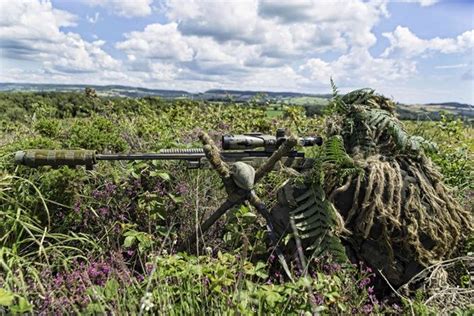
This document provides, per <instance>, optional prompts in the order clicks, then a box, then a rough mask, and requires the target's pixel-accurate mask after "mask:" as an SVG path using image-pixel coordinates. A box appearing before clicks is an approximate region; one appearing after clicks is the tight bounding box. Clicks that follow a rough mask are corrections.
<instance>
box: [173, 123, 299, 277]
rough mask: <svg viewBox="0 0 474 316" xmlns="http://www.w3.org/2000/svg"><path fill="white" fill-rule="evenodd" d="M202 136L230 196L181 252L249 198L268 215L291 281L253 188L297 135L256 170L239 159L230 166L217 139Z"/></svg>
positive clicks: (291, 146)
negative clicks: (222, 157) (224, 158)
mask: <svg viewBox="0 0 474 316" xmlns="http://www.w3.org/2000/svg"><path fill="white" fill-rule="evenodd" d="M199 139H200V140H201V142H202V143H203V145H204V147H203V149H204V153H205V155H206V157H207V159H208V160H209V162H210V164H211V166H212V168H213V169H214V170H216V172H217V173H218V174H219V177H220V178H221V180H222V182H223V184H224V188H225V190H226V193H227V199H226V201H225V202H224V203H222V205H221V206H220V207H219V208H218V209H217V210H216V211H214V213H213V214H212V215H211V216H209V218H208V219H207V220H206V221H205V222H204V223H203V224H202V225H201V226H200V227H199V229H198V230H197V232H195V233H193V234H191V235H190V236H189V237H188V238H187V240H186V242H184V243H183V244H182V245H181V246H180V247H179V248H178V250H180V251H182V250H184V249H185V248H186V245H192V244H193V243H194V242H196V240H197V238H198V237H200V236H202V235H203V234H204V233H205V232H206V231H207V230H208V229H209V228H210V227H211V226H212V225H213V224H214V223H215V222H216V221H217V220H218V219H219V218H220V217H221V216H222V215H224V214H225V213H226V212H227V211H228V210H230V209H231V208H232V207H234V206H237V205H240V204H242V203H244V202H246V201H247V202H248V203H250V204H251V205H253V206H254V207H255V209H256V210H257V212H258V213H260V214H261V215H262V216H263V217H264V218H265V220H266V223H267V230H268V235H269V237H270V243H271V246H272V247H273V249H274V251H275V253H276V255H277V257H278V260H279V262H280V264H281V265H282V267H283V269H284V270H285V273H286V274H287V276H288V277H289V278H290V279H291V280H293V278H292V277H291V273H290V270H289V268H288V265H287V263H286V261H285V258H284V257H283V253H282V252H281V250H280V248H279V246H278V239H277V237H276V234H275V230H274V225H273V221H272V218H271V215H270V212H269V211H268V209H267V207H266V206H265V204H264V203H263V202H262V200H260V198H259V197H258V196H257V195H256V194H255V191H254V190H253V187H254V184H255V183H257V182H258V181H259V180H260V179H262V178H263V177H264V176H265V175H266V174H268V173H269V172H270V171H271V170H273V168H274V166H275V164H276V163H277V162H278V161H280V159H281V158H282V157H284V156H285V155H287V154H288V153H289V152H290V151H291V150H292V149H293V147H294V146H296V144H297V143H298V139H297V138H296V137H295V136H294V135H291V136H290V137H288V138H287V139H286V140H285V141H284V142H283V144H282V145H281V146H280V147H279V148H278V150H276V151H275V152H274V153H273V154H272V155H271V156H270V157H269V158H268V159H266V160H265V161H264V163H263V164H262V165H261V166H260V167H259V168H258V169H257V171H255V170H254V169H253V167H251V166H250V165H248V164H245V163H243V162H237V163H235V164H234V165H233V166H232V168H230V167H229V165H228V164H227V163H226V162H224V161H223V160H222V159H221V153H220V150H219V148H217V146H216V145H215V144H214V141H213V140H212V139H211V138H210V137H209V135H207V134H206V133H204V132H201V133H200V134H199Z"/></svg>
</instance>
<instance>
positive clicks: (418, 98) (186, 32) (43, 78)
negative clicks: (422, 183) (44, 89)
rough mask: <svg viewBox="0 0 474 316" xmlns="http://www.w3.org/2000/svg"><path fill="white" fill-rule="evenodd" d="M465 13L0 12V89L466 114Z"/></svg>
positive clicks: (427, 7)
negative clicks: (306, 101)
mask: <svg viewBox="0 0 474 316" xmlns="http://www.w3.org/2000/svg"><path fill="white" fill-rule="evenodd" d="M473 24H474V1H457V0H453V1H449V0H446V1H436V0H418V1H417V0H403V1H387V0H373V1H362V0H346V1H329V0H325V1H321V0H293V1H268V0H241V1H197V0H196V1H191V0H164V1H159V0H76V1H73V0H51V1H48V0H15V1H9V0H0V81H1V82H34V83H90V84H124V85H132V86H141V87H149V88H160V89H184V90H188V91H193V92H195V91H204V90H207V89H211V88H224V89H242V90H243V89H252V90H272V91H300V92H311V93H326V92H328V91H329V90H330V87H329V78H330V77H333V78H334V80H335V82H336V84H337V85H338V86H339V88H340V89H341V90H342V91H348V90H351V89H356V88H362V87H372V88H375V89H376V90H377V91H379V92H381V93H383V94H385V95H387V96H392V97H393V98H394V99H395V100H397V101H401V102H406V103H425V102H441V101H460V102H467V103H471V104H474V73H473V72H474V70H473V67H474V66H473V62H474V25H473Z"/></svg>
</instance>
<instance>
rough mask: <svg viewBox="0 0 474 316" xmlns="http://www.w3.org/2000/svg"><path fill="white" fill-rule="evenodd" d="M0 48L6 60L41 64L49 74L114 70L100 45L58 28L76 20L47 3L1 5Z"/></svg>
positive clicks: (97, 42)
mask: <svg viewBox="0 0 474 316" xmlns="http://www.w3.org/2000/svg"><path fill="white" fill-rule="evenodd" d="M0 12H1V13H0V14H1V15H0V20H1V21H2V22H1V23H0V48H1V49H2V55H3V56H4V57H5V58H9V59H16V60H28V61H32V62H41V63H43V67H44V68H45V69H46V70H48V71H51V72H66V73H75V72H94V71H100V70H102V69H116V68H117V67H119V66H120V62H119V61H117V60H115V59H114V58H112V57H111V56H110V55H108V54H107V53H106V52H105V51H104V50H103V49H102V48H101V46H102V45H103V44H104V42H103V41H95V42H93V43H90V42H87V41H85V40H83V39H82V38H81V36H80V35H78V34H75V33H72V32H68V33H64V32H62V31H61V30H60V27H65V26H74V25H75V21H76V20H77V17H76V16H74V15H72V14H71V13H69V12H66V11H62V10H56V9H54V8H53V7H52V5H51V3H50V2H49V1H41V2H40V1H36V0H31V1H26V0H24V1H10V2H2V7H1V10H0Z"/></svg>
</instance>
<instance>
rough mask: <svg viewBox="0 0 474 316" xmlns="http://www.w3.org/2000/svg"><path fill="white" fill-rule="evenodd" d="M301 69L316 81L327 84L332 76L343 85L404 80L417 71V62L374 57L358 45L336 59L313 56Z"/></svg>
mask: <svg viewBox="0 0 474 316" xmlns="http://www.w3.org/2000/svg"><path fill="white" fill-rule="evenodd" d="M299 70H300V71H301V72H302V73H303V74H305V75H306V76H308V77H309V78H310V79H312V80H316V81H318V82H320V83H327V81H328V78H329V77H333V78H334V80H335V81H336V82H338V83H340V84H343V85H347V84H352V85H367V84H375V83H380V82H388V81H393V80H404V79H406V78H408V77H410V76H411V75H413V74H415V73H416V71H417V70H416V63H415V62H412V61H403V60H395V59H387V58H374V57H372V55H371V54H370V53H369V52H368V50H367V49H364V48H354V49H352V50H351V51H350V52H349V53H348V54H346V55H342V56H341V57H339V58H338V59H336V60H335V61H333V62H325V61H323V60H321V59H319V58H312V59H309V60H308V61H307V62H306V63H305V64H303V65H301V66H300V68H299Z"/></svg>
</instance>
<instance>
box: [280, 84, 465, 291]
mask: <svg viewBox="0 0 474 316" xmlns="http://www.w3.org/2000/svg"><path fill="white" fill-rule="evenodd" d="M334 92H335V93H334V99H333V102H332V104H331V106H330V111H331V112H332V113H331V115H330V116H329V117H328V119H327V141H326V143H325V145H324V146H323V148H322V150H321V151H320V152H318V153H317V155H316V156H317V157H316V162H317V163H316V166H315V168H314V170H313V172H312V173H311V174H307V175H304V176H303V177H302V178H303V180H302V181H301V179H300V180H296V181H293V182H292V183H289V184H287V185H286V186H285V187H284V188H282V189H281V190H280V191H279V194H278V196H279V197H278V201H279V203H278V204H277V206H276V207H275V208H274V209H273V212H272V213H273V216H274V218H275V221H276V222H278V223H279V224H280V225H281V226H285V225H284V223H285V221H286V223H288V222H290V223H291V224H292V225H287V226H286V229H287V231H292V232H293V233H294V234H296V235H297V238H299V239H301V240H302V241H303V243H304V244H305V247H306V249H307V250H312V254H313V255H322V254H325V253H329V254H332V255H333V256H335V257H336V258H341V259H342V258H344V251H343V249H344V248H343V247H342V246H341V242H340V241H341V239H340V238H339V237H338V236H340V235H341V234H340V233H341V232H342V227H345V229H347V230H348V231H349V233H347V234H345V235H346V236H345V237H344V238H342V243H343V244H344V245H345V246H346V247H345V249H346V251H345V254H347V255H348V257H350V258H351V259H352V260H357V261H359V260H363V261H365V262H366V263H367V264H369V265H370V266H372V267H374V268H376V269H377V270H380V271H381V272H382V273H383V274H384V276H385V277H386V278H387V279H388V280H389V282H390V283H391V284H392V285H394V286H396V287H398V286H400V285H402V284H403V283H405V282H407V281H408V280H409V279H410V278H411V277H412V276H413V275H415V274H416V273H417V272H419V271H421V270H422V269H423V268H424V267H426V266H428V265H431V264H434V263H436V262H437V261H438V260H440V259H443V258H447V257H449V256H450V255H452V254H453V252H454V251H455V250H456V247H457V246H458V245H459V242H460V241H461V240H463V239H464V238H465V237H466V235H468V234H469V233H470V232H471V231H472V230H473V224H472V217H471V216H472V215H471V214H470V213H469V212H468V211H466V210H464V209H463V208H462V207H461V206H460V204H459V203H458V202H456V200H454V199H453V197H452V196H451V195H450V193H449V191H448V189H447V188H446V186H445V185H444V184H443V183H442V176H441V175H440V173H439V172H438V171H437V170H436V168H435V167H434V166H433V165H432V163H431V161H430V159H429V158H427V157H426V155H425V153H424V150H433V146H434V145H433V144H431V143H430V142H427V141H426V140H424V139H423V138H421V137H416V136H415V137H413V136H410V135H408V134H407V132H406V131H405V130H404V128H403V125H402V123H401V122H400V121H399V120H397V119H396V117H395V115H394V108H395V105H394V103H393V102H392V101H391V100H389V99H387V98H385V97H383V96H380V95H377V94H374V91H373V90H370V89H362V90H356V91H353V92H351V93H349V94H346V95H345V96H344V97H340V96H338V95H337V90H336V89H335V87H334ZM334 207H335V209H336V210H334ZM341 216H342V219H343V222H344V225H341V224H338V223H340V222H341V220H339V218H340V217H341ZM337 227H339V231H338V229H337ZM292 228H293V229H292ZM338 232H339V234H338Z"/></svg>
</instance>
